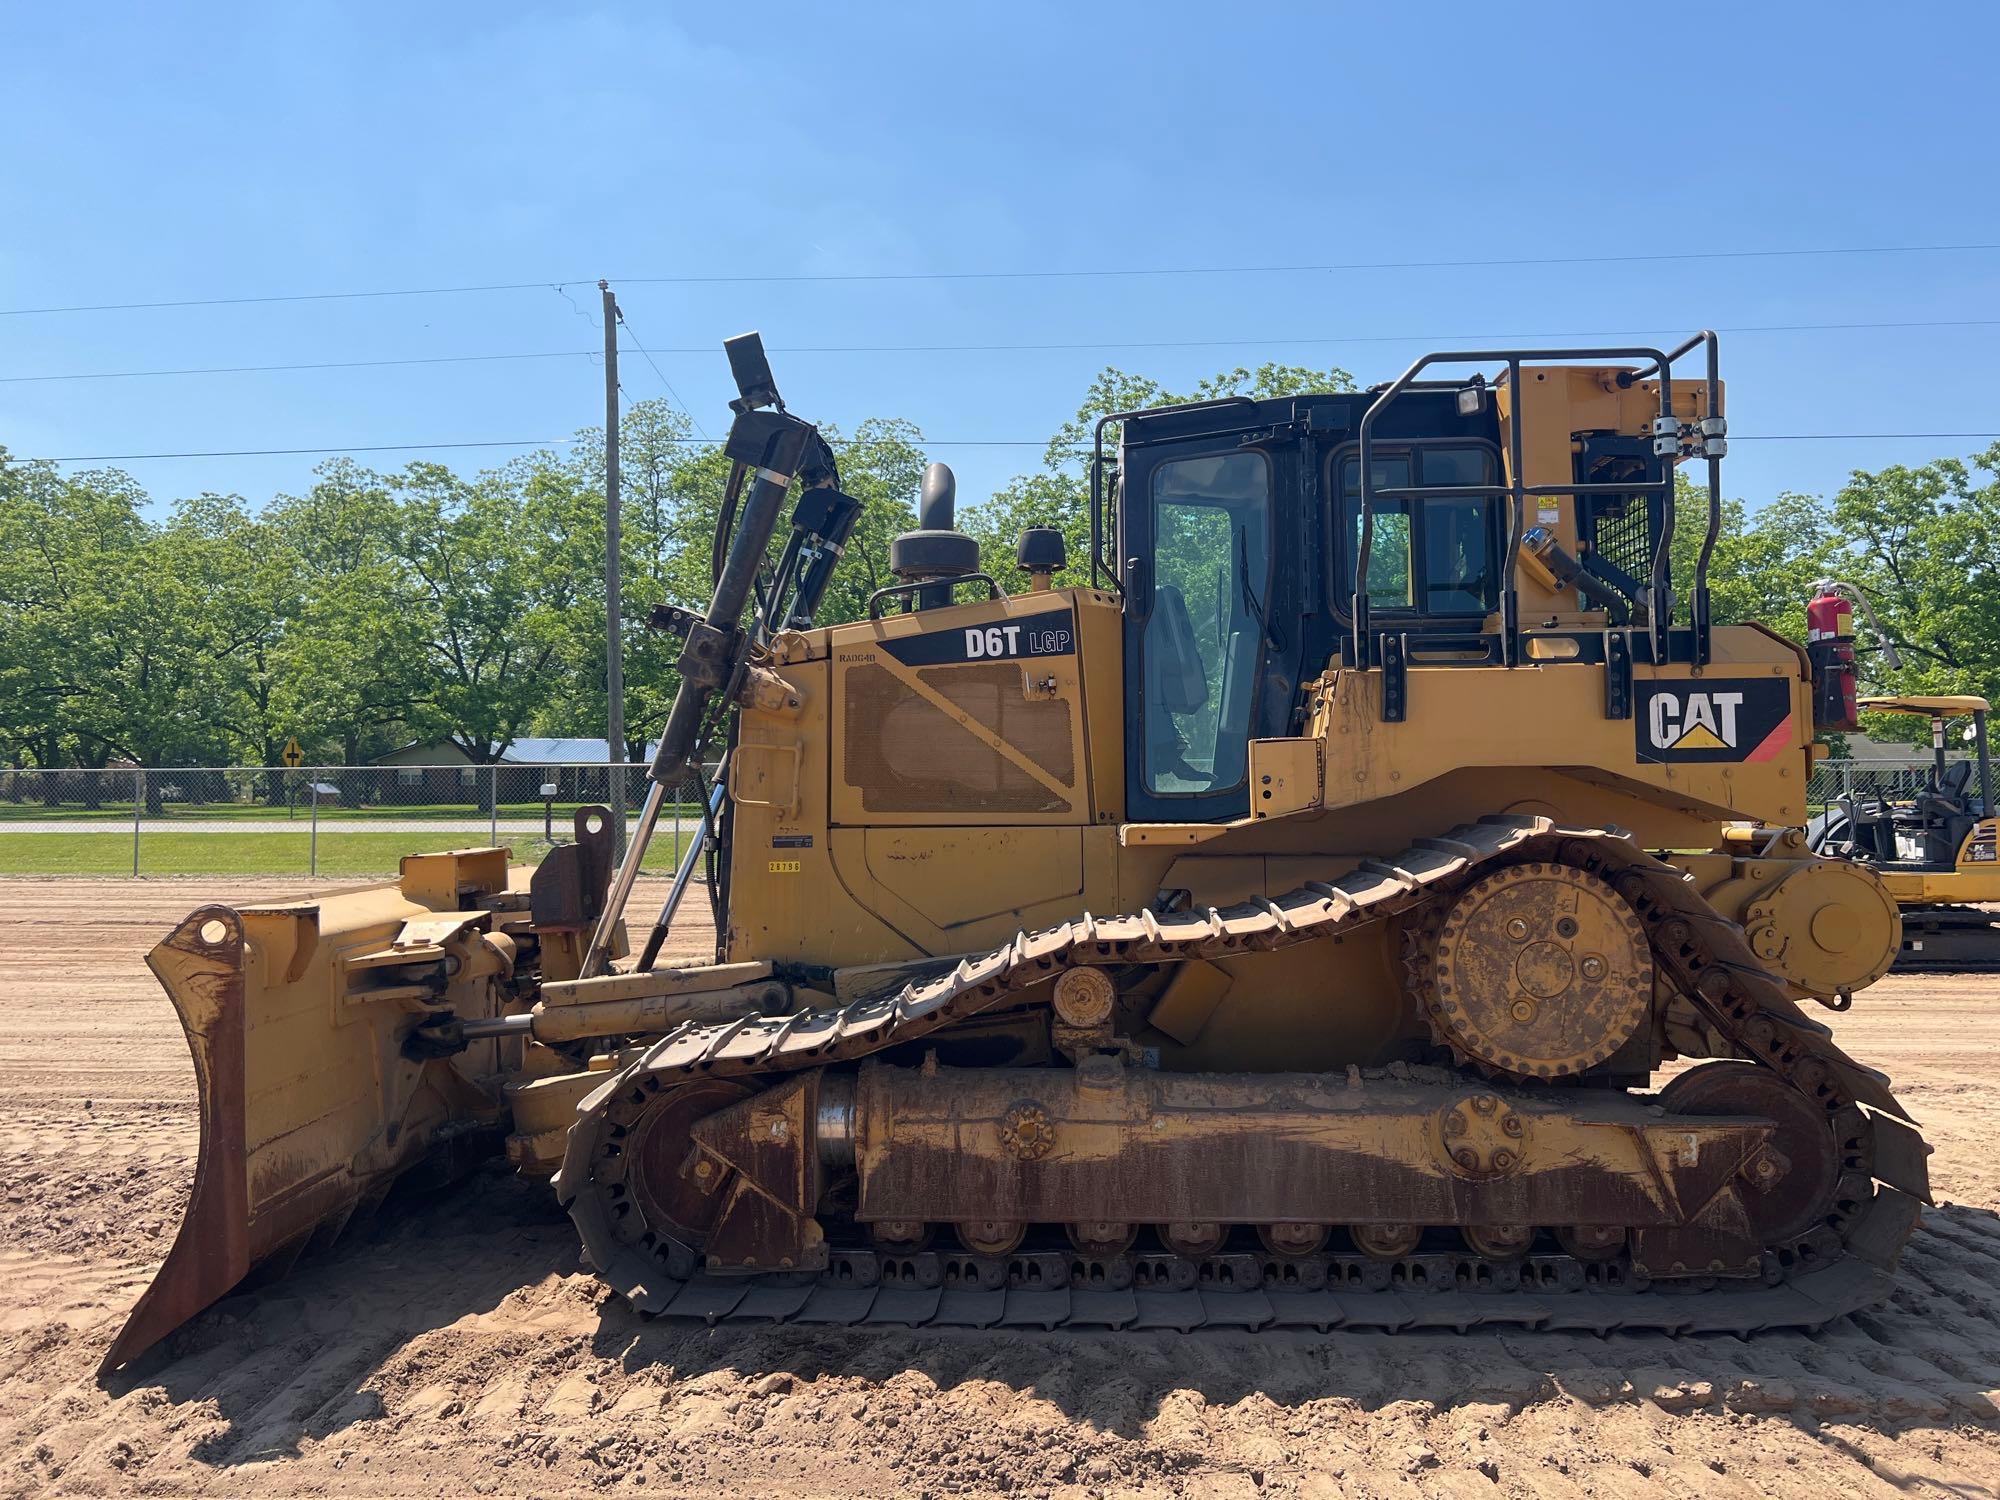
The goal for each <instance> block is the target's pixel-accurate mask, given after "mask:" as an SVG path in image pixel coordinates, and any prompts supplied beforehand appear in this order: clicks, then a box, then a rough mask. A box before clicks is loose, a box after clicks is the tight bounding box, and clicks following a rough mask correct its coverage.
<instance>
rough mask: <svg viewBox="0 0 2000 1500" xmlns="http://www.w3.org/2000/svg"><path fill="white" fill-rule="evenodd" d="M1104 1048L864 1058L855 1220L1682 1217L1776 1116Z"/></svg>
mask: <svg viewBox="0 0 2000 1500" xmlns="http://www.w3.org/2000/svg"><path fill="white" fill-rule="evenodd" d="M1106 1062H1111V1063H1113V1064H1114V1066H1113V1067H1111V1068H1099V1067H1097V1066H1096V1065H1099V1064H1103V1063H1106ZM1115 1062H1116V1060H1115V1059H1110V1058H1104V1057H1099V1058H1093V1059H1092V1060H1091V1066H1088V1067H1086V1068H1081V1069H1071V1068H969V1069H968V1068H934V1069H933V1068H923V1069H916V1068H890V1067H883V1066H879V1065H877V1064H873V1063H870V1064H866V1065H864V1066H863V1068H862V1070H861V1074H860V1079H859V1084H858V1087H857V1089H856V1099H855V1120H856V1146H855V1158H856V1162H857V1165H858V1168H859V1195H858V1204H857V1208H856V1210H855V1216H856V1217H857V1218H858V1219H861V1220H864V1221H865V1220H875V1219H915V1220H922V1219H932V1220H951V1221H958V1220H965V1219H970V1218H973V1217H976V1216H994V1217H1004V1218H1009V1219H1019V1220H1024V1221H1027V1222H1030V1223H1044V1224H1045V1223H1056V1224H1074V1223H1077V1222H1079V1221H1085V1222H1089V1221H1108V1222H1115V1223H1119V1224H1128V1223H1132V1222H1138V1223H1144V1224H1164V1223H1176V1222H1202V1221H1219V1222H1222V1223H1228V1224H1251V1225H1270V1224H1276V1223H1283V1222H1286V1221H1301V1220H1303V1221H1307V1222H1311V1223H1322V1222H1324V1223H1336V1224H1340V1225H1343V1226H1351V1225H1355V1224H1366V1223H1376V1224H1394V1223H1401V1222H1405V1221H1410V1220H1414V1221H1417V1222H1420V1223H1423V1224H1427V1225H1433V1226H1444V1225H1450V1226H1461V1225H1472V1226H1479V1225H1510V1224H1531V1225H1537V1224H1564V1225H1579V1224H1588V1225H1629V1226H1639V1225H1657V1224H1677V1223H1680V1222H1682V1221H1684V1220H1685V1219H1687V1218H1689V1217H1691V1216H1693V1215H1694V1214H1696V1213H1697V1212H1698V1211H1699V1210H1700V1209H1701V1208H1702V1206H1704V1205H1705V1204H1707V1203H1708V1202H1709V1201H1710V1200H1711V1199H1712V1198H1714V1197H1715V1196H1716V1194H1718V1193H1720V1192H1724V1191H1731V1190H1733V1189H1732V1183H1733V1181H1734V1179H1735V1178H1736V1176H1737V1174H1738V1172H1739V1170H1740V1169H1741V1168H1743V1167H1744V1166H1745V1165H1746V1164H1748V1163H1749V1162H1751V1161H1752V1160H1753V1159H1754V1158H1757V1157H1759V1156H1760V1154H1761V1153H1762V1152H1763V1148H1764V1146H1765V1143H1766V1140H1767V1138H1768V1137H1769V1136H1770V1134H1771V1127H1770V1126H1769V1125H1767V1124H1765V1123H1763V1122H1762V1121H1761V1120H1757V1119H1752V1118H1747V1116H1748V1115H1752V1114H1756V1113H1757V1111H1754V1110H1749V1111H1746V1110H1730V1109H1728V1108H1727V1105H1726V1100H1724V1101H1714V1100H1704V1107H1703V1108H1702V1109H1701V1110H1699V1111H1698V1112H1697V1113H1695V1114H1685V1113H1677V1112H1673V1111H1667V1112H1664V1113H1663V1112H1662V1111H1661V1110H1660V1108H1658V1107H1657V1106H1656V1105H1655V1104H1654V1102H1653V1101H1652V1100H1651V1099H1649V1098H1641V1097H1635V1096H1628V1095H1626V1094H1623V1093H1618V1092H1612V1091H1609V1090H1597V1089H1564V1090H1552V1089H1536V1090H1527V1089H1519V1088H1515V1089H1498V1088H1494V1087H1490V1086H1487V1085H1484V1084H1481V1083H1479V1082H1477V1081H1476V1080H1468V1079H1466V1078H1465V1077H1463V1076H1461V1075H1457V1074H1454V1073H1453V1072H1451V1071H1450V1070H1449V1069H1443V1068H1408V1069H1400V1070H1397V1072H1396V1073H1395V1074H1386V1075H1385V1074H1384V1073H1382V1072H1379V1071H1378V1072H1375V1073H1373V1074H1372V1075H1369V1076H1363V1075H1362V1074H1361V1073H1360V1072H1359V1071H1357V1072H1356V1073H1354V1074H1351V1075H1350V1074H1331V1075H1328V1074H1297V1073H1265V1074H1259V1073H1233V1074H1201V1073H1161V1072H1157V1071H1154V1070H1151V1069H1145V1068H1124V1067H1118V1066H1115ZM1094 1073H1095V1074H1098V1075H1100V1076H1093V1074H1094ZM1778 1087H1779V1088H1780V1089H1781V1090H1782V1086H1778ZM668 1097H669V1098H670V1099H671V1098H672V1097H674V1096H673V1095H671V1094H670V1095H669V1096H668ZM1028 1120H1032V1121H1033V1122H1034V1131H1033V1133H1032V1134H1031V1135H1028V1136H1027V1137H1026V1138H1025V1140H1024V1138H1023V1136H1024V1124H1025V1122H1026V1121H1028ZM1822 1131H1823V1133H1825V1134H1826V1137H1827V1139H1826V1144H1827V1147H1828V1153H1829V1155H1830V1154H1831V1146H1832V1137H1831V1134H1830V1133H1827V1132H1824V1130H1823V1128H1822ZM1822 1186H1823V1187H1829V1188H1830V1187H1831V1186H1832V1179H1831V1177H1828V1178H1827V1179H1826V1181H1825V1182H1824V1184H1823V1185H1822ZM1814 1201H1815V1202H1817V1201H1818V1198H1817V1197H1815V1199H1814ZM1121 1232H1122V1231H1121ZM1087 1237H1088V1238H1092V1239H1100V1240H1101V1239H1105V1238H1109V1237H1111V1236H1108V1235H1104V1234H1091V1235H1089V1236H1087ZM1309 1248H1316V1247H1309ZM1755 1248H1758V1247H1757V1246H1753V1247H1752V1249H1753V1250H1754V1249H1755Z"/></svg>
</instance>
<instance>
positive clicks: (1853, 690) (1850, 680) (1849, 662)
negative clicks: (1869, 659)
mask: <svg viewBox="0 0 2000 1500" xmlns="http://www.w3.org/2000/svg"><path fill="white" fill-rule="evenodd" d="M1839 589H1840V585H1839V584H1837V583H1835V582H1833V581H1832V580H1831V579H1825V580H1822V581H1821V582H1819V583H1816V584H1814V585H1813V592H1814V595H1815V597H1814V599H1813V601H1812V603H1810V604H1808V605H1807V606H1806V658H1807V660H1809V661H1810V662H1811V663H1812V672H1813V728H1815V729H1817V730H1819V731H1820V732H1822V733H1824V732H1826V731H1829V730H1831V731H1835V732H1841V733H1848V732H1852V731H1854V730H1856V729H1859V728H1860V727H1861V709H1860V705H1859V704H1858V703H1857V702H1856V701H1855V699H1856V697H1857V693H1858V689H1857V686H1856V682H1855V674H1854V606H1853V605H1852V604H1850V603H1848V601H1847V600H1846V599H1845V598H1843V597H1842V595H1841V594H1840V593H1839V592H1838V590H1839Z"/></svg>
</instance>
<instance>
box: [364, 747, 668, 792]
mask: <svg viewBox="0 0 2000 1500" xmlns="http://www.w3.org/2000/svg"><path fill="white" fill-rule="evenodd" d="M656 748H657V746H656V745H650V744H649V745H648V746H647V747H646V759H647V760H650V759H651V758H652V756H653V752H654V750H655V749H656ZM605 750H606V743H605V741H604V740H603V739H602V738H601V737H600V738H588V737H584V738H578V737H574V736H563V737H553V738H545V737H539V736H523V737H522V738H520V739H517V740H515V741H513V742H512V743H511V744H509V745H508V746H507V748H506V749H505V750H503V751H501V752H500V758H499V760H498V762H497V763H495V764H497V766H498V769H497V770H495V771H491V772H489V771H488V770H487V769H486V767H485V766H484V765H482V764H480V763H478V762H476V761H474V760H473V759H472V758H471V757H470V756H468V755H467V754H466V753H465V752H464V751H463V750H461V749H460V748H459V747H458V746H457V745H455V744H453V743H452V742H451V741H450V740H424V741H419V742H418V743H416V744H413V745H405V746H404V747H403V748H402V749H400V750H393V751H391V752H390V753H389V754H387V755H382V756H377V757H376V759H375V762H374V763H375V764H376V765H378V766H384V767H389V768H393V769H394V770H395V772H396V777H395V780H396V785H397V788H398V800H406V801H410V802H418V801H428V800H431V799H433V798H435V799H439V800H444V801H451V800H456V798H458V797H464V798H466V799H467V800H478V801H479V802H481V803H482V804H483V803H484V802H485V801H486V799H487V788H488V787H489V786H490V787H492V788H493V791H494V793H495V794H497V797H498V800H499V801H500V802H502V803H503V804H511V803H532V802H536V801H539V800H540V799H541V798H542V795H543V793H542V788H544V787H546V786H553V787H554V788H555V791H554V793H553V794H552V795H553V800H555V801H557V802H563V803H574V802H605V801H608V800H610V795H611V782H610V776H609V773H608V770H607V768H606V764H605ZM640 774H641V773H639V772H633V773H631V776H632V778H633V780H631V781H628V787H630V788H636V786H637V781H636V778H637V777H638V776H639V775H640ZM384 795H385V796H386V795H388V793H387V791H386V789H385V792H384ZM633 795H636V790H628V792H627V796H628V797H629V796H633Z"/></svg>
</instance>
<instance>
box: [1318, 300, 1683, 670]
mask: <svg viewBox="0 0 2000 1500" xmlns="http://www.w3.org/2000/svg"><path fill="white" fill-rule="evenodd" d="M1709 337H1710V338H1711V339H1712V338H1713V335H1712V334H1711V335H1709ZM1700 342H1701V338H1700V337H1699V336H1697V337H1696V338H1695V339H1693V340H1691V341H1689V343H1688V344H1687V345H1686V347H1685V348H1683V349H1681V350H1679V351H1677V352H1676V354H1675V355H1674V356H1669V355H1666V354H1663V353H1662V352H1661V351H1659V350H1657V349H1649V348H1644V347H1631V348H1626V347H1607V348H1599V349H1459V350H1439V351H1437V352H1435V353H1431V354H1426V355H1424V356H1422V357H1421V358H1420V359H1418V360H1417V361H1416V362H1415V363H1414V364H1412V365H1411V366H1410V367H1409V368H1408V369H1407V370H1405V371H1404V372H1403V373H1402V374H1401V375H1399V376H1398V377H1397V378H1396V379H1395V380H1393V381H1391V382H1390V383H1389V384H1388V385H1387V386H1385V387H1383V389H1382V392H1381V394H1380V395H1378V396H1377V397H1376V398H1375V399H1374V400H1373V401H1372V402H1370V403H1369V405H1368V409H1367V410H1366V411H1365V412H1363V413H1362V414H1361V425H1360V429H1359V432H1358V434H1357V436H1358V438H1359V446H1360V453H1359V455H1358V456H1359V461H1360V465H1361V495H1360V503H1361V531H1360V534H1359V536H1358V537H1357V538H1356V541H1355V549H1356V550H1355V558H1354V593H1353V599H1352V604H1351V609H1350V616H1349V628H1350V633H1349V649H1350V654H1351V655H1352V657H1353V659H1354V664H1355V666H1357V667H1361V668H1365V667H1367V666H1369V665H1370V664H1371V657H1372V654H1373V646H1372V642H1371V640H1370V620H1369V604H1368V561H1369V558H1368V554H1369V550H1370V548H1371V547H1372V546H1373V544H1374V538H1375V500H1376V498H1377V496H1378V494H1393V495H1394V496H1395V497H1396V498H1399V499H1440V498H1448V497H1451V496H1454V495H1456V496H1461V497H1463V496H1467V495H1471V494H1474V493H1479V492H1485V493H1489V494H1491V493H1498V494H1504V495H1506V496H1507V498H1508V509H1507V541H1506V546H1505V550H1504V552H1503V553H1502V557H1503V559H1504V561H1503V563H1502V572H1501V591H1500V631H1501V637H1502V642H1501V659H1502V661H1503V662H1504V663H1505V664H1506V665H1507V666H1510V667H1511V666H1514V665H1516V664H1517V663H1518V662H1519V660H1520V590H1519V585H1518V583H1517V581H1516V576H1515V575H1516V571H1517V569H1518V567H1519V562H1520V560H1519V557H1518V553H1519V551H1520V546H1521V532H1522V525H1523V517H1522V508H1523V505H1524V502H1525V501H1526V500H1527V499H1528V497H1529V496H1531V495H1575V494H1595V493H1617V494H1630V493H1631V492H1632V488H1633V487H1632V486H1631V485H1624V484H1594V483H1576V482H1572V483H1569V484H1562V485H1530V484H1527V483H1525V482H1524V481H1523V479H1522V476H1521V464H1522V444H1521V425H1522V424H1521V415H1522V407H1521V366H1522V365H1523V364H1524V363H1527V362H1535V363H1552V362H1556V361H1562V360H1572V361H1573V360H1585V359H1649V360H1651V361H1653V363H1652V365H1651V366H1649V367H1648V369H1649V371H1650V370H1653V369H1657V370H1659V371H1661V375H1660V415H1661V417H1662V418H1664V419H1668V420H1671V419H1672V417H1673V376H1672V374H1671V366H1672V363H1673V359H1674V358H1676V357H1678V355H1679V354H1683V353H1686V352H1687V349H1692V348H1693V347H1694V346H1695V344H1698V343H1700ZM1500 360H1504V361H1505V362H1506V365H1507V396H1508V405H1509V409H1510V413H1511V416H1510V420H1509V421H1508V424H1507V427H1508V431H1507V449H1508V453H1507V458H1508V466H1509V469H1510V475H1509V480H1510V482H1509V483H1508V484H1506V485H1504V486H1503V485H1495V486H1483V485H1478V486H1475V485H1404V486H1396V487H1394V489H1393V490H1383V491H1378V490H1377V489H1376V488H1375V486H1374V484H1373V479H1374V469H1375V463H1374V458H1375V452H1374V432H1375V421H1376V419H1377V417H1379V416H1380V415H1381V413H1382V411H1383V410H1384V408H1386V407H1387V406H1388V405H1389V404H1390V403H1391V402H1392V401H1394V400H1395V399H1396V398H1397V397H1398V396H1400V395H1402V394H1403V393H1404V392H1405V391H1408V390H1410V389H1412V388H1414V387H1416V386H1417V385H1418V384H1419V383H1418V381H1417V376H1418V375H1419V374H1421V373H1422V372H1423V371H1424V370H1426V369H1428V368H1430V367H1431V366H1432V365H1438V364H1491V363H1493V362H1495V361H1500ZM1623 373H1624V372H1621V376H1622V374H1623ZM1634 378H1635V379H1636V378H1639V377H1637V376H1635V377H1634ZM1621 383H1624V384H1629V383H1630V382H1629V381H1622V382H1621ZM1716 482H1717V483H1718V485H1719V483H1720V481H1719V480H1718V481H1716ZM1648 488H1651V486H1648ZM1673 488H1674V476H1673V466H1672V465H1671V464H1670V465H1668V468H1667V475H1666V478H1665V480H1664V481H1663V482H1662V484H1661V486H1660V489H1661V492H1662V508H1663V510H1664V512H1665V517H1664V519H1665V525H1664V528H1663V530H1662V532H1661V535H1660V541H1659V544H1658V546H1657V547H1655V549H1654V553H1653V565H1652V600H1653V603H1652V607H1651V608H1650V609H1649V610H1648V624H1649V629H1650V631H1651V633H1652V637H1653V647H1654V655H1655V658H1656V659H1663V658H1664V655H1665V631H1666V628H1667V625H1668V624H1669V623H1670V622H1671V616H1672V600H1671V598H1669V597H1668V590H1667V589H1666V586H1665V585H1666V568H1667V557H1668V551H1669V549H1670V548H1671V546H1672V544H1673ZM1662 604H1664V605H1665V608H1662V607H1661V606H1662Z"/></svg>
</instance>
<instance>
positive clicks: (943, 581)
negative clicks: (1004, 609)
mask: <svg viewBox="0 0 2000 1500" xmlns="http://www.w3.org/2000/svg"><path fill="white" fill-rule="evenodd" d="M961 583H983V584H985V585H986V599H987V602H988V603H991V602H992V601H993V600H995V599H1004V598H1006V597H1007V595H1006V594H1005V593H1004V592H1003V591H1002V589H1001V587H1000V585H999V584H997V583H995V582H994V581H993V575H992V574H990V573H960V574H958V575H956V576H955V577H952V578H920V579H918V580H917V581H916V582H915V583H892V584H890V585H889V586H888V587H887V588H886V589H877V590H875V592H874V593H872V594H870V595H869V596H868V618H869V619H871V620H879V619H881V618H882V601H883V600H884V599H894V598H897V597H900V596H908V595H912V594H916V593H919V592H921V591H922V590H924V589H931V588H942V589H955V588H957V587H958V586H959V585H960V584H961Z"/></svg>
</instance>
